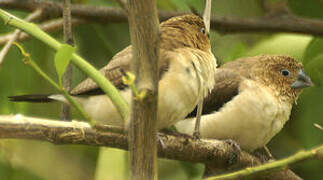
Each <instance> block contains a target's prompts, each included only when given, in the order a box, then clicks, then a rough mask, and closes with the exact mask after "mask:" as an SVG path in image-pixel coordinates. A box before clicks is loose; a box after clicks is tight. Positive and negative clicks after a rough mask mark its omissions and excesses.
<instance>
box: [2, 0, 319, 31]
mask: <svg viewBox="0 0 323 180" xmlns="http://www.w3.org/2000/svg"><path fill="white" fill-rule="evenodd" d="M0 8H9V9H19V10H23V11H33V10H35V9H37V8H45V12H46V14H47V16H50V17H58V16H60V15H61V13H62V10H63V8H62V4H61V3H56V2H47V1H39V0H24V2H23V3H22V2H21V1H20V0H1V1H0ZM71 12H72V15H73V17H78V18H84V19H87V20H91V21H92V22H101V23H107V22H126V21H127V15H126V13H125V11H124V10H123V9H121V8H115V7H103V6H100V7H98V6H89V5H72V7H71ZM183 13H184V12H170V11H160V12H159V18H160V21H163V20H166V19H168V18H170V17H172V16H178V15H181V14H183ZM211 28H212V29H215V30H217V31H218V32H221V33H240V32H244V33H255V32H289V33H290V32H292V33H302V34H311V35H317V36H322V35H323V21H322V20H316V19H309V18H300V17H296V16H292V15H289V14H287V15H286V14H279V15H277V16H268V17H254V18H239V17H223V16H222V17H221V16H212V17H211Z"/></svg>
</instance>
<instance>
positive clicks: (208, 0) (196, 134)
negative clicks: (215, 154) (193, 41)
mask: <svg viewBox="0 0 323 180" xmlns="http://www.w3.org/2000/svg"><path fill="white" fill-rule="evenodd" d="M211 2H212V0H206V3H205V8H204V13H203V21H204V24H205V28H206V29H205V30H206V32H207V33H210V20H211V7H212V5H211ZM197 78H198V80H199V81H200V78H199V76H198V74H197ZM203 97H204V95H203ZM202 111H203V98H202V99H201V100H200V101H199V102H198V104H197V114H196V122H195V128H194V133H193V136H194V137H195V138H197V139H198V138H200V123H201V116H202Z"/></svg>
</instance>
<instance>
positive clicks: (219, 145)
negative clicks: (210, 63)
mask: <svg viewBox="0 0 323 180" xmlns="http://www.w3.org/2000/svg"><path fill="white" fill-rule="evenodd" d="M108 129H112V130H113V129H115V130H113V132H107V131H99V130H96V129H92V128H91V127H90V125H89V124H88V123H85V122H80V121H72V122H66V121H54V120H49V119H41V118H31V117H25V116H22V115H19V114H18V115H7V116H6V115H0V138H2V139H4V138H6V139H8V138H10V139H32V140H40V141H47V142H50V143H54V144H82V145H92V146H108V147H114V148H119V149H124V150H128V143H127V136H126V135H124V134H121V133H120V128H114V127H108ZM160 138H161V140H162V141H163V142H164V144H165V147H161V144H158V146H159V148H158V156H159V157H161V158H168V159H175V160H181V161H190V162H201V163H208V164H210V163H212V165H214V166H216V167H217V168H222V169H232V168H233V167H234V168H244V167H248V166H255V165H260V164H261V160H260V159H258V158H256V157H255V156H253V155H250V154H248V153H247V152H244V151H241V152H239V151H237V150H236V148H235V147H234V146H232V145H230V144H228V143H226V142H224V141H218V140H207V139H200V140H194V139H193V138H190V137H187V136H174V135H167V134H161V135H160ZM320 158H323V157H320ZM288 172H289V173H288ZM268 177H270V178H268ZM259 179H279V180H291V179H295V180H296V179H299V177H298V176H296V175H295V174H293V173H292V172H291V171H286V170H283V171H280V172H275V173H271V174H269V175H266V176H264V177H263V178H259Z"/></svg>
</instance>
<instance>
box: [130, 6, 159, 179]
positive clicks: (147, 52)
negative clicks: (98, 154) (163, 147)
mask: <svg viewBox="0 0 323 180" xmlns="http://www.w3.org/2000/svg"><path fill="white" fill-rule="evenodd" d="M128 19H129V29H130V38H131V45H132V53H133V59H132V64H131V67H132V70H133V72H134V73H135V77H136V80H135V85H136V88H137V89H138V92H139V93H142V92H145V93H146V96H145V97H144V98H142V99H141V100H137V98H133V101H132V113H131V114H132V115H131V121H130V127H129V147H130V148H129V151H130V160H131V179H133V180H140V179H144V180H148V179H157V177H158V172H157V97H158V79H159V77H158V75H159V73H158V72H159V70H158V69H159V66H158V65H159V63H158V62H159V40H160V36H159V19H158V14H157V2H156V0H128ZM132 95H133V96H136V93H134V92H133V93H132Z"/></svg>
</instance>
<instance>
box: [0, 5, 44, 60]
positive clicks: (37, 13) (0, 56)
mask: <svg viewBox="0 0 323 180" xmlns="http://www.w3.org/2000/svg"><path fill="white" fill-rule="evenodd" d="M41 15H42V10H41V9H37V10H35V11H34V12H33V13H31V14H30V15H28V16H27V17H26V18H25V21H28V22H29V21H34V20H35V19H38V18H40V17H41ZM20 33H21V30H20V29H17V30H15V32H14V33H13V34H12V36H11V37H10V39H9V40H8V42H7V44H6V45H5V46H4V47H3V48H2V50H1V51H0V66H1V65H2V63H3V61H4V58H5V57H6V55H7V54H8V52H9V50H10V49H11V46H12V44H13V42H15V41H16V39H18V37H19V35H20Z"/></svg>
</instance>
